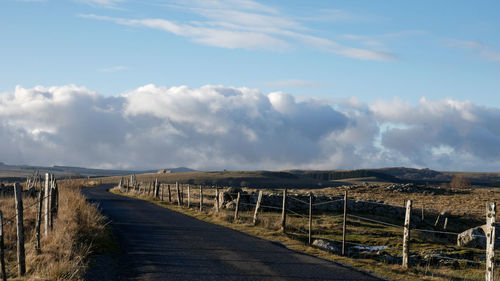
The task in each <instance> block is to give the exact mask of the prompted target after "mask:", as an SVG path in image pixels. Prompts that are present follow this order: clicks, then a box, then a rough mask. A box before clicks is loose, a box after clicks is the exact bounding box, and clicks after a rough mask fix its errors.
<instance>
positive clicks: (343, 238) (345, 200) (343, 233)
mask: <svg viewBox="0 0 500 281" xmlns="http://www.w3.org/2000/svg"><path fill="white" fill-rule="evenodd" d="M346 224H347V190H346V191H345V192H344V223H343V225H342V255H343V256H345V250H346V248H345V235H346V230H347V229H346Z"/></svg>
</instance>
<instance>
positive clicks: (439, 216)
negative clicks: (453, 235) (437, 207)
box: [434, 215, 441, 227]
mask: <svg viewBox="0 0 500 281" xmlns="http://www.w3.org/2000/svg"><path fill="white" fill-rule="evenodd" d="M440 218H441V215H438V216H437V218H436V222H435V223H434V227H436V226H437V225H438V223H439V219H440Z"/></svg>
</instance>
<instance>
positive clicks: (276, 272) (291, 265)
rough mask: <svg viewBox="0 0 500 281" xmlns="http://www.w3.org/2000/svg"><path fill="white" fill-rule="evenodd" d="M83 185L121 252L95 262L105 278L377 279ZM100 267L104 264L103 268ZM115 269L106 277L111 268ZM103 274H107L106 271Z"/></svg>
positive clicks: (280, 246) (142, 202)
mask: <svg viewBox="0 0 500 281" xmlns="http://www.w3.org/2000/svg"><path fill="white" fill-rule="evenodd" d="M109 188H110V186H109V185H108V186H106V185H101V186H99V187H93V188H86V189H84V190H83V194H84V195H85V196H86V197H87V198H88V199H89V200H90V201H92V202H96V203H98V204H99V208H100V210H101V212H102V213H103V214H104V215H105V216H107V217H108V218H109V219H110V220H111V225H112V229H113V233H114V234H115V236H116V238H117V240H118V243H119V244H120V247H121V248H122V252H121V253H120V254H118V255H117V257H116V258H115V260H116V261H115V262H114V263H116V264H117V265H116V266H115V267H116V268H114V269H113V268H112V267H113V266H111V265H110V266H108V265H102V264H101V266H100V268H99V266H97V268H99V269H98V270H97V275H100V276H98V277H96V272H95V269H93V270H91V272H92V271H94V272H93V273H92V274H93V275H94V277H93V278H89V279H97V280H98V279H101V278H105V279H107V280H109V279H114V280H217V281H221V280H381V279H378V278H375V277H372V276H370V275H368V274H366V273H363V272H359V271H356V270H353V269H350V268H347V267H344V266H342V265H339V264H336V263H333V262H329V261H326V260H323V259H319V258H316V257H312V256H309V255H305V254H301V253H298V252H295V251H292V250H290V249H287V248H285V247H284V246H282V245H280V244H277V243H273V242H270V241H267V240H263V239H259V238H256V237H252V236H249V235H247V234H244V233H241V232H238V231H235V230H232V229H229V228H226V227H223V226H219V225H215V224H210V223H207V222H203V221H200V220H197V219H195V218H192V217H189V216H186V215H183V214H180V213H177V212H174V211H171V210H169V209H166V208H162V207H160V206H157V205H155V204H152V203H149V202H146V201H143V200H138V199H133V198H127V197H123V196H119V195H115V194H112V193H109V192H108V191H107V189H109ZM103 267H104V268H103ZM106 271H113V273H111V275H114V276H110V272H106ZM105 273H106V275H104V274H105Z"/></svg>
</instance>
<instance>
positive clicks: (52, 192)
mask: <svg viewBox="0 0 500 281" xmlns="http://www.w3.org/2000/svg"><path fill="white" fill-rule="evenodd" d="M55 197H56V182H55V180H53V181H52V184H51V187H50V221H49V225H50V230H52V229H54V217H55V216H56V215H55V212H56V198H55Z"/></svg>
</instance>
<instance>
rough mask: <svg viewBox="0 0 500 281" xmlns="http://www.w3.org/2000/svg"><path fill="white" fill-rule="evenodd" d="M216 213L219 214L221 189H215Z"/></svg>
mask: <svg viewBox="0 0 500 281" xmlns="http://www.w3.org/2000/svg"><path fill="white" fill-rule="evenodd" d="M215 211H216V212H217V213H218V212H219V188H218V187H215Z"/></svg>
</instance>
